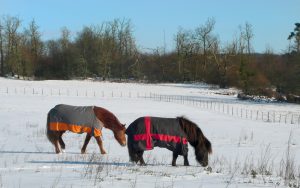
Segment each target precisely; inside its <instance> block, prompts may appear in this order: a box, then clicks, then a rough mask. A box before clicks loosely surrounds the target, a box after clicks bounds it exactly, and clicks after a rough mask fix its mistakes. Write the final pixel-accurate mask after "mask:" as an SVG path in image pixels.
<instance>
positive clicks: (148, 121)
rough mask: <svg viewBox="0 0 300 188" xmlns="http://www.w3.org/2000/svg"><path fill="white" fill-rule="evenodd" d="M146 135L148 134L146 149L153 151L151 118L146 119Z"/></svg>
mask: <svg viewBox="0 0 300 188" xmlns="http://www.w3.org/2000/svg"><path fill="white" fill-rule="evenodd" d="M144 121H145V131H146V132H145V133H146V149H147V150H151V149H152V143H151V140H152V138H151V118H150V117H148V116H147V117H145V118H144Z"/></svg>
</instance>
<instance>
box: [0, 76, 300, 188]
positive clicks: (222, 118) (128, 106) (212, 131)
mask: <svg viewBox="0 0 300 188" xmlns="http://www.w3.org/2000/svg"><path fill="white" fill-rule="evenodd" d="M149 93H156V94H162V95H183V96H189V97H195V98H201V99H210V100H219V101H220V100H221V101H227V102H228V103H232V104H234V105H240V106H247V107H249V108H258V107H259V108H260V109H272V110H278V111H286V112H292V113H295V114H297V113H299V112H300V106H299V105H292V104H276V103H271V104H268V103H266V104H254V103H245V102H240V101H238V100H236V98H235V96H234V94H236V91H235V90H234V89H230V90H218V89H216V88H211V87H210V86H205V85H197V84H193V85H192V84H157V85H153V84H136V83H109V82H92V81H19V80H8V79H3V78H0V121H1V123H0V187H143V188H148V187H160V188H162V187H169V188H171V187H188V188H191V187H212V188H214V187H286V186H292V187H293V186H294V187H299V186H300V185H299V181H300V180H299V179H300V125H299V124H297V123H294V124H289V123H287V124H286V123H270V122H263V121H255V120H252V119H242V118H239V117H235V116H229V115H226V114H222V113H217V112H214V111H210V110H207V109H205V108H201V106H200V107H199V106H195V105H189V104H180V103H174V102H164V101H154V100H151V99H149V98H144V97H140V96H147V95H148V94H149ZM222 93H227V94H228V93H229V94H232V95H220V94H222ZM59 103H64V104H70V105H97V106H101V107H104V108H107V109H109V110H110V111H112V112H113V113H114V114H115V115H116V116H117V117H118V118H119V120H120V121H121V122H122V123H126V124H127V125H129V124H130V123H131V122H132V121H133V120H135V119H136V118H138V117H140V116H145V115H151V116H162V117H176V116H181V115H184V116H186V117H188V118H189V119H191V120H192V121H194V122H196V123H197V124H198V125H199V127H200V128H201V129H202V131H203V132H204V134H205V135H206V137H207V138H208V139H209V140H210V141H211V142H212V148H213V154H212V155H211V156H210V160H209V167H207V168H203V167H201V166H200V165H199V164H197V163H196V161H195V159H194V154H193V148H192V147H189V149H190V152H189V161H190V164H191V166H189V167H184V166H183V160H182V158H181V157H179V158H178V162H177V164H178V166H177V167H172V166H171V165H170V163H171V159H172V153H171V152H170V151H168V150H166V149H160V148H155V149H154V150H152V151H148V152H145V154H144V158H145V161H146V162H147V163H148V165H147V166H146V167H140V166H137V165H133V164H131V163H130V162H129V157H128V152H127V147H121V146H120V145H119V144H118V143H117V142H116V140H114V138H113V135H112V132H110V131H109V130H107V129H106V130H105V129H104V130H103V139H104V147H105V148H106V151H107V152H108V154H106V155H101V154H100V152H99V149H98V146H97V144H96V142H95V141H94V140H92V141H91V142H90V144H89V145H88V148H87V152H88V154H85V155H82V154H80V148H81V146H82V144H83V141H84V138H85V136H84V135H78V134H73V133H67V134H65V135H64V140H65V143H66V153H64V154H60V155H57V154H55V153H54V147H53V146H52V145H51V144H50V142H49V141H48V140H47V138H46V135H45V128H46V115H47V112H48V111H49V109H51V108H52V107H53V106H55V105H56V104H59ZM287 176H289V178H292V179H291V180H284V177H287Z"/></svg>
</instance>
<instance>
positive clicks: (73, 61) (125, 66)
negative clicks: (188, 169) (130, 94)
mask: <svg viewBox="0 0 300 188" xmlns="http://www.w3.org/2000/svg"><path fill="white" fill-rule="evenodd" d="M215 24H216V23H215V20H214V19H213V18H209V19H207V21H206V22H205V23H203V24H200V25H199V26H198V27H196V28H194V29H192V30H186V29H184V28H179V29H178V31H177V33H176V34H175V36H174V43H175V46H176V47H175V49H173V50H172V51H170V52H166V49H165V47H164V46H163V47H157V48H156V49H153V50H152V52H151V53H146V52H143V51H141V50H140V49H139V48H138V47H137V45H136V43H135V37H134V33H133V25H132V23H131V21H130V20H127V19H115V20H112V21H108V22H103V23H100V24H98V25H94V26H85V27H83V28H82V30H80V31H79V32H78V33H77V34H76V35H75V36H72V35H71V32H70V30H69V29H68V28H66V27H64V28H62V29H61V33H60V37H59V38H58V39H55V40H47V41H43V40H42V33H41V31H40V28H39V26H38V25H37V23H36V22H35V21H34V20H32V21H31V22H30V23H29V24H28V25H27V26H25V27H24V28H21V27H22V23H21V20H20V19H19V18H18V17H11V16H2V17H1V18H0V56H1V59H0V61H1V66H0V74H1V76H7V75H12V76H17V77H27V78H28V77H30V78H35V79H73V78H87V77H97V78H101V79H112V78H113V79H134V80H144V81H149V82H184V81H202V82H206V83H212V84H217V85H219V86H220V87H222V88H225V87H231V86H235V87H238V88H241V89H242V90H243V91H244V93H246V94H265V95H270V93H273V92H272V91H274V90H276V92H277V93H282V94H290V93H292V94H297V95H300V50H299V48H300V47H299V46H300V45H299V44H300V24H299V23H296V24H295V28H294V30H292V32H291V33H290V35H288V34H287V37H285V38H282V40H289V41H290V43H289V46H288V47H287V50H286V52H285V53H283V54H275V53H273V51H272V49H271V48H266V50H265V52H264V53H260V54H258V53H255V51H254V49H253V46H252V41H253V38H254V37H255V36H254V32H253V28H252V25H251V24H250V23H248V22H246V23H245V24H243V25H241V26H239V28H238V30H239V32H238V34H237V36H236V37H234V38H233V39H232V41H231V42H227V43H226V44H225V45H224V44H222V43H221V40H220V38H219V37H218V35H217V34H216V33H215V31H214V28H215Z"/></svg>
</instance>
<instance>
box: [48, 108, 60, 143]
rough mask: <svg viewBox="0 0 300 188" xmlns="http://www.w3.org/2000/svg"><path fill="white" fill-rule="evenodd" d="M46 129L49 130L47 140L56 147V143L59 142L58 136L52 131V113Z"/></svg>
mask: <svg viewBox="0 0 300 188" xmlns="http://www.w3.org/2000/svg"><path fill="white" fill-rule="evenodd" d="M46 129H47V132H46V134H47V138H48V140H49V141H50V142H51V143H52V144H53V145H54V142H55V141H56V140H57V139H56V135H55V134H54V131H52V130H50V112H49V113H48V115H47V124H46Z"/></svg>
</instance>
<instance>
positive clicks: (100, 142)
mask: <svg viewBox="0 0 300 188" xmlns="http://www.w3.org/2000/svg"><path fill="white" fill-rule="evenodd" d="M94 137H95V139H96V141H97V144H98V146H99V148H100V152H101V154H106V151H105V150H104V148H103V142H102V140H101V137H100V136H94Z"/></svg>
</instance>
